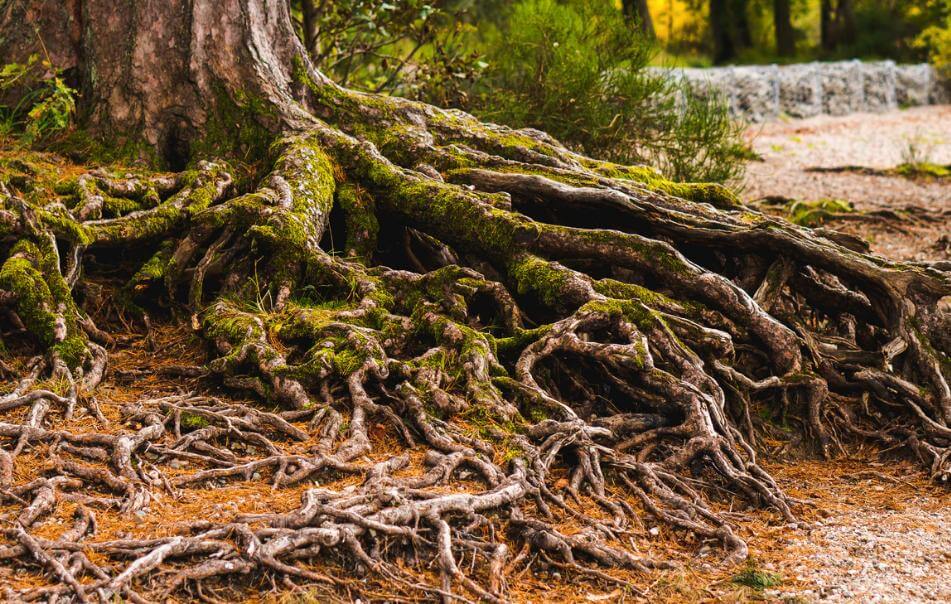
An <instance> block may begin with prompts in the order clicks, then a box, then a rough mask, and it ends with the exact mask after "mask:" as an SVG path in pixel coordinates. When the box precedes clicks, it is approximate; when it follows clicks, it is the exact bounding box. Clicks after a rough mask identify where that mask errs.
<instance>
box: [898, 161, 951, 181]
mask: <svg viewBox="0 0 951 604" xmlns="http://www.w3.org/2000/svg"><path fill="white" fill-rule="evenodd" d="M891 172H893V173H894V174H897V175H899V176H904V177H906V178H926V179H927V178H931V179H943V178H951V164H949V165H947V166H941V165H938V164H934V163H931V162H916V163H904V164H901V165H898V166H896V167H894V168H892V170H891Z"/></svg>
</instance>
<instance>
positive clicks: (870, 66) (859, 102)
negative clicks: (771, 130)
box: [673, 61, 949, 122]
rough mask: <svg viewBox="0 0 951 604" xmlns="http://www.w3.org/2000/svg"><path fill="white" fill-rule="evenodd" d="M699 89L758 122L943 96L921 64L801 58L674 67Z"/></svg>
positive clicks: (940, 86)
mask: <svg viewBox="0 0 951 604" xmlns="http://www.w3.org/2000/svg"><path fill="white" fill-rule="evenodd" d="M673 73H674V75H675V77H682V78H686V79H687V81H688V82H689V84H690V86H691V88H693V89H694V90H695V91H697V92H699V93H701V94H710V93H711V92H714V91H715V92H718V93H720V94H723V95H725V96H726V98H727V99H728V100H729V103H730V108H731V110H732V111H733V113H734V114H735V115H737V116H740V117H744V118H746V119H748V120H751V121H754V122H758V121H764V120H769V119H773V118H776V117H778V116H780V115H788V116H791V117H809V116H813V115H819V114H822V113H825V114H829V115H845V114H847V113H854V112H858V111H872V112H876V111H888V110H890V109H896V108H898V107H908V106H914V105H929V104H937V103H945V102H948V99H949V95H948V88H947V84H946V83H945V82H942V81H940V80H939V78H938V77H937V74H936V73H935V71H934V69H933V68H932V67H931V66H930V65H927V64H920V65H897V64H895V63H894V62H893V61H881V62H874V63H871V62H870V63H865V62H862V61H841V62H835V63H801V64H796V65H783V66H778V65H749V66H739V67H712V68H708V69H676V70H673Z"/></svg>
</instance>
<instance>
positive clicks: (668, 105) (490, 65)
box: [296, 0, 748, 182]
mask: <svg viewBox="0 0 951 604" xmlns="http://www.w3.org/2000/svg"><path fill="white" fill-rule="evenodd" d="M296 4H299V0H298V2H297V3H296ZM318 4H319V5H320V6H321V7H322V11H321V12H320V14H319V15H318V17H319V20H320V31H321V32H327V33H326V35H324V34H322V36H321V38H322V39H324V38H326V39H328V40H329V41H328V42H326V43H325V46H321V47H319V48H318V49H317V50H316V51H315V53H314V54H315V57H316V59H317V60H318V62H319V63H320V65H321V66H322V68H323V69H324V70H325V72H327V73H328V74H329V75H330V76H331V77H333V78H335V79H336V80H337V81H339V82H341V83H344V84H347V85H351V86H355V87H357V88H362V89H365V90H375V91H383V92H387V93H392V94H398V95H402V96H408V97H410V98H416V99H420V100H424V101H427V102H430V103H434V104H436V105H440V106H451V107H458V108H461V109H464V110H466V111H470V112H472V113H475V114H476V115H478V116H479V117H481V118H483V119H487V120H491V121H495V122H499V123H502V124H506V125H510V126H514V127H534V128H538V129H541V130H545V131H546V132H548V133H550V134H552V135H553V136H555V137H556V138H558V139H559V140H561V141H563V142H564V143H565V144H568V145H569V146H571V147H573V148H575V149H578V150H580V151H584V152H585V153H588V154H591V155H596V156H598V157H603V158H605V159H609V160H612V161H615V162H618V163H626V164H641V163H647V164H651V165H654V166H657V167H659V168H660V169H661V170H662V171H663V172H664V174H665V175H667V176H669V177H670V178H673V179H675V180H679V181H714V182H725V181H731V180H735V179H737V178H738V177H739V176H740V175H741V174H742V169H743V164H744V161H745V159H746V158H747V155H748V150H747V148H746V146H745V145H744V144H743V142H742V139H741V130H742V129H741V127H740V126H739V125H738V124H737V123H735V122H734V121H732V120H731V119H730V117H729V115H728V113H727V110H726V105H725V103H724V102H722V101H721V100H720V99H718V98H698V97H697V96H695V95H694V94H692V93H691V92H690V90H688V89H687V88H686V86H685V85H680V84H678V83H676V82H675V81H674V80H671V79H670V78H668V77H667V75H666V74H665V73H664V72H662V71H658V70H654V69H649V68H648V64H649V63H650V61H651V59H652V58H653V56H654V55H655V52H656V49H655V47H654V44H653V41H651V40H649V39H647V38H645V37H644V35H643V34H642V33H641V31H640V30H639V28H638V27H637V26H636V24H633V23H630V22H627V21H625V19H624V18H623V16H622V15H621V13H620V11H619V10H617V8H616V7H614V6H613V4H612V3H609V2H599V3H592V2H582V1H581V0H574V1H569V2H557V1H555V0H521V1H519V2H516V3H514V4H512V5H509V6H506V3H501V2H496V1H495V0H489V1H487V2H484V3H483V2H479V3H473V2H468V1H466V0H442V1H439V2H432V3H430V4H426V3H423V2H421V1H419V0H411V1H409V2H405V3H388V2H385V1H383V0H344V1H341V2H329V3H328V2H323V3H318ZM297 13H298V15H299V16H300V11H299V10H298V11H297ZM331 34H333V35H331Z"/></svg>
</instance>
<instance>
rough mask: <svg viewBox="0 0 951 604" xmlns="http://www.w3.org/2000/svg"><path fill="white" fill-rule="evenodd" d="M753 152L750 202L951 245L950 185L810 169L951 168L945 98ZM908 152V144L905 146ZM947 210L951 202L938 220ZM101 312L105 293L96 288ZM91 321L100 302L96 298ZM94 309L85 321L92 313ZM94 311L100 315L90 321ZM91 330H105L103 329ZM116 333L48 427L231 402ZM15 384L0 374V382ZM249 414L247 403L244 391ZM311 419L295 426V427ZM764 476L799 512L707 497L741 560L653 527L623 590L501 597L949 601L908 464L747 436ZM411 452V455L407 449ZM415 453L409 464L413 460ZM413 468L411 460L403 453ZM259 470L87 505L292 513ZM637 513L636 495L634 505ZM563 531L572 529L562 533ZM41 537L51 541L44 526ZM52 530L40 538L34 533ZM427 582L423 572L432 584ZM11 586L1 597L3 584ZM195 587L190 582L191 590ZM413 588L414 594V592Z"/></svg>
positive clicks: (223, 517) (937, 497)
mask: <svg viewBox="0 0 951 604" xmlns="http://www.w3.org/2000/svg"><path fill="white" fill-rule="evenodd" d="M757 133H758V136H757V138H756V139H755V141H754V147H755V149H756V151H757V152H758V153H759V154H760V155H761V156H762V157H763V159H764V161H762V162H756V163H754V164H753V165H752V167H751V168H750V171H749V177H748V181H747V185H746V191H745V195H746V196H747V198H748V199H750V200H753V199H756V198H759V197H762V196H765V195H782V196H786V197H790V198H795V199H804V200H815V199H821V198H824V197H837V198H842V199H846V200H848V201H850V202H853V203H854V204H855V206H856V208H857V209H858V210H860V211H874V210H876V209H882V208H884V207H896V206H898V207H904V206H907V205H913V206H917V207H921V208H924V209H926V210H927V212H928V214H929V215H930V216H932V217H933V218H934V217H936V218H934V219H933V220H928V221H924V220H919V219H917V218H916V219H914V220H912V219H909V220H907V221H897V222H865V221H846V222H844V223H842V224H839V223H829V224H827V225H825V226H827V227H832V228H843V229H845V230H849V231H850V232H852V233H855V234H858V235H861V236H864V237H865V238H867V239H869V240H870V241H871V243H872V247H873V249H874V250H875V251H877V252H879V253H882V254H884V255H887V256H890V257H893V258H900V259H923V258H931V259H937V258H948V257H949V253H951V244H948V245H947V247H945V248H944V249H943V251H942V249H939V248H940V244H939V247H935V246H936V244H937V243H938V242H939V240H940V239H941V237H942V236H948V235H951V216H949V215H941V213H942V212H947V211H949V210H951V180H948V179H945V180H944V181H934V180H932V181H925V180H910V179H905V178H896V177H885V176H872V175H868V174H859V173H851V172H838V173H815V172H809V171H807V170H808V168H810V167H815V166H822V167H838V166H843V165H860V166H864V167H872V168H889V167H893V166H895V165H897V164H900V163H902V162H903V161H906V158H905V155H907V153H908V152H907V149H906V148H907V146H908V145H909V144H912V145H915V144H918V145H923V144H925V143H922V142H916V141H930V142H928V143H927V144H928V145H931V146H930V147H929V148H928V149H927V153H928V154H929V156H928V157H927V159H928V160H929V161H932V162H934V163H940V164H948V163H951V145H949V142H951V108H949V107H932V108H924V109H915V110H909V111H903V112H900V113H895V114H885V115H877V116H868V115H864V116H849V117H846V118H816V119H813V120H803V121H798V122H786V123H783V122H777V123H774V124H769V125H765V126H760V127H757ZM903 150H905V151H904V153H903ZM949 214H951V212H949ZM101 300H102V303H103V306H104V307H106V306H108V304H109V302H108V295H105V290H104V295H103V296H102V297H101ZM100 311H102V313H103V314H109V313H106V310H105V308H101V309H100ZM95 314H98V313H95ZM97 321H98V317H97ZM101 324H102V323H101ZM102 325H103V326H108V327H111V329H110V331H111V333H113V334H116V335H117V341H118V343H119V345H118V346H117V347H116V349H115V350H113V351H110V352H111V356H110V359H111V360H110V365H109V369H108V373H107V375H106V379H105V381H104V383H103V385H102V386H101V387H100V388H99V389H98V390H97V391H96V393H95V396H96V399H97V402H98V405H99V407H100V408H101V410H102V412H103V414H104V416H105V417H106V418H107V419H108V420H109V422H108V424H99V422H97V421H96V420H94V419H93V418H91V417H90V416H88V415H84V414H79V415H77V416H74V417H73V418H72V419H70V420H65V419H64V418H61V417H60V415H56V413H58V412H55V413H53V417H51V421H54V422H56V421H59V422H60V423H59V424H57V425H58V426H59V427H60V428H61V429H64V430H70V431H72V432H74V433H82V432H84V431H88V432H96V431H99V432H103V433H114V432H118V431H121V430H124V429H128V426H127V425H126V423H127V422H126V421H125V417H124V413H123V407H124V406H127V405H130V404H134V403H135V402H136V401H141V400H144V399H155V398H158V397H163V396H170V395H176V394H178V393H179V392H181V389H182V388H183V387H185V388H186V389H187V390H192V391H194V392H196V393H199V394H201V395H207V396H214V397H221V398H222V399H230V398H232V397H233V394H231V393H229V392H226V391H224V390H223V389H219V388H218V386H217V385H215V384H214V383H210V381H208V380H201V379H195V380H191V381H188V382H185V383H183V382H182V380H181V379H180V378H177V379H174V380H170V379H163V378H162V377H160V376H159V373H160V372H159V369H160V368H161V367H163V366H168V365H182V364H196V365H197V364H201V363H203V362H205V361H206V360H207V358H206V350H205V348H204V346H203V345H202V344H201V342H200V340H199V338H197V337H196V336H195V334H193V333H191V332H190V331H188V330H187V329H185V328H182V327H171V326H169V325H163V324H162V322H161V321H158V320H157V321H155V323H154V325H153V330H152V332H151V334H150V335H149V336H148V337H146V335H145V333H144V331H145V330H144V329H143V327H142V326H141V325H132V324H129V325H125V326H123V325H119V324H113V325H111V326H109V325H108V324H102ZM12 386H13V384H12V383H11V382H9V381H7V382H5V383H0V392H6V391H9V390H10V389H11V388H12ZM240 402H244V403H245V404H248V405H249V406H253V405H256V404H257V403H255V402H253V401H240ZM26 411H27V410H26V409H25V408H21V409H15V410H8V411H4V412H0V421H11V420H20V419H22V415H23V414H24V413H25V412H26ZM305 427H306V425H305V424H302V425H301V428H305ZM370 438H371V440H373V451H374V453H373V459H370V460H364V461H366V462H368V463H371V462H375V461H379V459H381V458H383V457H386V456H388V455H390V454H393V453H395V452H397V451H401V450H402V448H401V447H402V445H401V444H400V442H399V441H398V440H397V439H396V438H395V437H394V435H392V434H390V433H389V432H387V431H386V430H385V428H384V427H383V426H379V429H376V427H374V429H371V430H370ZM313 444H314V443H312V442H301V443H290V442H288V443H282V444H281V445H280V446H281V447H282V448H284V447H287V448H288V450H293V451H304V450H306V449H307V448H308V447H310V446H313ZM759 445H760V446H761V447H762V448H765V449H767V451H766V452H764V454H763V458H764V461H763V464H764V466H765V468H766V469H767V470H768V471H769V472H770V473H771V474H772V475H773V476H774V477H775V478H776V480H777V482H778V484H779V485H780V487H781V488H782V489H783V490H784V491H785V492H786V493H788V494H789V495H790V496H791V497H794V498H795V499H797V500H798V502H799V503H798V504H797V505H796V506H795V510H794V511H795V513H796V515H797V522H796V523H794V524H787V523H785V522H784V521H783V520H782V519H781V518H780V517H778V516H777V515H776V514H775V513H772V512H769V511H766V510H761V509H751V508H747V507H746V506H745V505H744V504H741V503H737V502H736V501H733V500H731V499H729V498H726V499H724V500H721V501H718V502H714V503H713V506H714V507H715V509H717V510H718V511H719V512H720V513H721V514H723V515H724V516H725V517H727V518H729V519H730V520H731V521H732V522H733V523H734V524H735V526H736V532H737V534H738V535H739V536H740V537H742V538H743V539H745V540H746V541H747V542H748V543H749V546H750V554H751V557H750V559H749V561H748V562H746V563H744V564H742V565H740V566H729V565H725V564H723V563H722V552H721V551H720V550H719V549H718V548H716V547H711V546H710V545H706V544H704V543H698V542H697V541H696V540H694V539H692V538H690V537H687V536H685V535H683V534H681V533H678V532H677V531H674V530H672V529H670V528H668V527H667V526H665V525H654V524H653V523H651V522H650V521H649V519H648V517H646V516H645V521H644V524H643V525H642V526H640V527H633V529H632V534H631V541H630V544H631V546H632V547H633V548H635V549H637V550H638V552H639V553H640V554H641V555H643V556H645V557H648V558H652V559H663V560H671V561H672V562H674V563H675V564H676V568H674V569H672V570H663V571H652V572H651V573H649V574H640V573H632V572H616V571H609V573H608V574H610V575H612V576H614V577H616V578H617V579H618V580H619V581H621V582H624V583H610V582H606V581H603V580H602V579H599V578H595V577H592V576H586V575H578V574H575V573H573V572H571V573H569V571H559V570H558V569H557V568H548V569H545V568H541V567H540V566H539V565H538V564H534V565H532V566H531V568H530V569H525V570H522V571H517V572H515V573H514V574H513V576H511V577H510V578H509V594H510V596H511V598H512V599H513V600H514V601H516V602H537V603H541V602H551V601H562V602H566V603H568V602H620V601H651V602H685V601H687V602H697V601H723V602H735V601H795V602H812V601H829V602H837V601H842V602H845V601H848V602H852V601H859V602H930V601H951V582H948V581H947V577H949V576H951V531H948V530H947V527H949V526H951V490H949V489H948V488H947V487H946V486H943V485H936V484H934V483H932V482H930V481H929V480H928V479H927V477H926V476H925V475H924V474H923V473H922V472H921V470H920V469H919V467H918V466H917V465H916V464H915V463H914V462H913V461H912V460H907V459H898V458H896V457H894V456H892V455H890V454H888V453H882V452H881V451H879V450H877V449H874V448H855V449H851V450H849V451H844V452H842V454H841V455H840V456H839V457H838V458H837V459H834V460H831V461H820V460H817V459H813V458H809V457H803V456H802V455H801V454H797V453H795V452H794V451H792V450H791V449H789V448H787V446H786V444H785V443H781V442H760V443H759ZM52 453H53V452H52V451H51V450H50V448H49V446H47V445H40V444H38V445H37V446H35V447H33V448H31V449H28V450H27V451H24V453H23V454H21V456H20V457H19V458H18V460H17V464H16V469H15V475H14V479H15V483H16V484H20V483H24V482H27V481H30V480H33V479H35V478H37V477H38V476H40V475H42V474H43V472H44V471H45V470H46V469H48V468H49V467H50V464H51V457H52ZM414 455H415V454H414ZM414 459H415V457H414ZM413 466H414V468H415V467H417V466H416V464H415V462H414V464H413ZM197 469H198V468H197V467H195V465H194V464H190V463H188V462H187V461H184V460H183V461H176V462H173V463H170V464H168V466H167V467H165V468H164V469H163V471H164V472H165V474H166V475H167V476H169V477H170V478H174V477H176V476H181V475H186V474H190V473H192V472H195V471H196V470H197ZM267 478H268V477H267V476H264V477H261V476H252V477H251V479H250V480H246V481H244V480H232V481H223V480H222V481H214V480H212V481H204V482H202V483H200V484H193V485H190V486H188V487H186V488H180V489H170V490H169V491H168V492H166V493H163V494H159V495H160V496H159V497H157V498H156V499H155V500H154V501H153V502H152V503H151V504H150V506H149V508H147V510H144V511H143V513H141V514H136V515H131V516H130V515H126V514H121V513H120V512H118V511H117V510H114V509H103V510H100V511H97V523H98V529H97V533H96V536H95V540H96V541H102V540H109V539H123V538H125V539H130V538H136V539H143V538H148V537H158V536H167V535H171V534H174V533H175V532H176V531H180V530H181V527H182V525H183V523H185V522H187V521H190V520H195V519H208V520H216V521H227V520H229V519H232V518H234V517H235V516H236V515H238V514H241V513H244V514H247V513H262V512H273V511H289V510H292V509H295V508H297V507H298V506H299V505H300V496H301V493H302V491H304V490H305V489H306V488H308V487H311V486H313V484H312V483H308V484H301V485H299V486H298V487H294V488H284V489H272V488H271V487H270V485H269V483H268V480H267ZM359 480H360V478H359V477H358V476H355V475H331V476H326V477H322V485H323V486H325V487H326V488H331V489H335V490H344V489H346V488H347V487H348V486H350V485H354V484H356V483H357V482H358V481H359ZM632 503H633V504H634V505H635V506H636V505H637V502H636V501H632ZM18 509H19V508H18V506H15V505H13V504H12V503H10V504H9V505H0V525H2V524H3V523H4V522H9V521H10V518H11V517H12V515H13V514H14V513H16V510H18ZM73 510H74V504H65V505H61V506H58V508H57V510H56V512H55V514H53V516H52V517H51V518H49V519H47V520H46V521H45V522H44V523H43V525H42V527H40V533H38V534H39V536H49V537H52V536H54V535H56V534H59V533H61V532H62V531H63V529H64V528H65V527H67V526H68V525H69V523H70V518H71V515H72V512H73ZM568 522H570V521H566V525H565V526H563V527H562V528H563V529H565V530H567V531H568V532H570V526H568V525H567V523H568ZM42 531H46V533H44V532H42ZM47 533H48V534H47ZM313 570H315V571H317V572H321V573H325V574H326V575H329V576H331V577H333V579H332V580H333V581H334V582H337V583H338V584H341V585H343V588H342V589H343V593H345V594H346V595H347V597H346V598H344V599H345V600H347V601H350V600H356V599H357V598H361V599H362V600H363V601H364V602H366V601H368V600H370V601H387V600H388V601H393V602H403V601H413V594H407V593H400V590H398V589H396V588H395V587H394V586H393V585H387V584H386V582H385V581H384V580H379V579H375V578H374V577H372V576H357V575H355V574H354V573H353V572H352V571H349V570H347V569H343V568H340V567H339V566H336V565H334V564H326V565H321V566H317V565H315V566H314V567H313ZM37 571H38V569H36V568H26V567H24V566H23V565H19V566H17V565H11V564H9V563H0V600H3V599H4V597H5V595H4V592H3V588H14V589H22V588H24V587H29V586H39V585H43V584H48V583H49V578H48V576H47V577H44V576H43V575H42V574H41V573H39V572H37ZM429 580H432V577H429ZM233 581H234V582H233V583H231V584H228V585H220V584H215V583H214V582H210V583H209V584H208V586H207V589H205V590H204V591H203V592H202V593H201V594H200V595H203V596H205V597H207V598H212V599H217V600H218V601H231V602H237V601H242V600H246V601H248V602H251V601H255V602H257V601H262V600H268V601H273V602H279V603H280V604H291V603H295V604H296V603H301V604H304V603H307V604H309V603H312V602H324V601H336V600H339V599H340V598H341V588H340V587H339V586H338V588H335V591H334V593H333V594H331V593H329V592H328V591H326V588H321V587H319V586H318V587H312V586H307V587H304V586H300V587H295V586H294V585H293V584H289V583H282V582H272V581H271V580H270V579H269V578H268V577H267V576H265V575H264V574H262V573H252V575H251V576H248V577H246V578H244V579H237V580H233ZM8 595H9V594H8ZM192 595H193V596H198V595H199V593H198V591H197V590H194V591H192ZM415 595H417V596H418V595H419V594H415Z"/></svg>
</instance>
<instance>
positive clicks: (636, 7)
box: [622, 0, 657, 38]
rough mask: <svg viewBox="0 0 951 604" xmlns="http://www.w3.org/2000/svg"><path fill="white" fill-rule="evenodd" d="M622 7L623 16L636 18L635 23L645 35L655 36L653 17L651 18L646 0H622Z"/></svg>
mask: <svg viewBox="0 0 951 604" xmlns="http://www.w3.org/2000/svg"><path fill="white" fill-rule="evenodd" d="M622 8H623V11H624V16H625V17H627V18H628V19H636V20H637V25H638V27H640V28H641V31H642V32H644V35H645V36H648V37H650V38H655V37H656V36H657V34H656V33H655V31H654V19H653V18H651V10H650V7H649V6H648V5H647V0H624V1H623V2H622Z"/></svg>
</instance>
